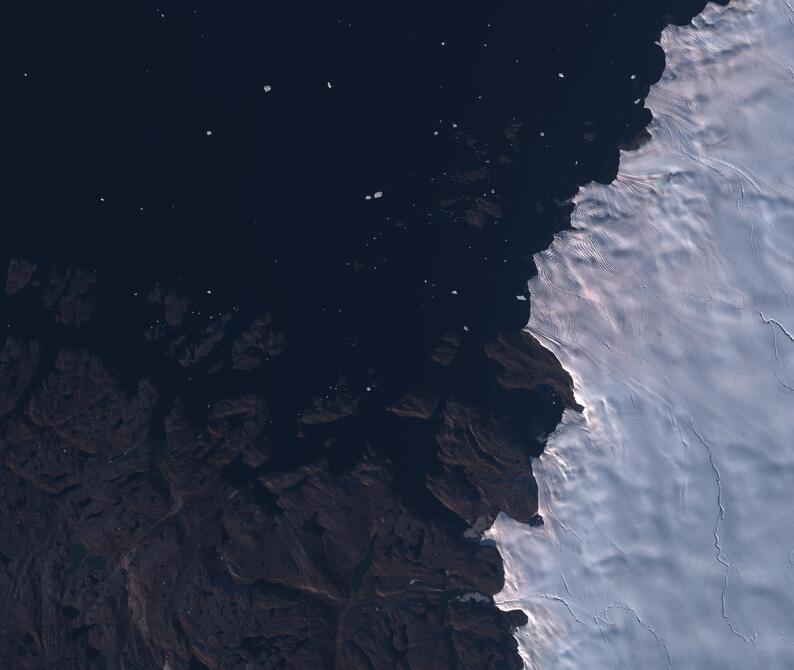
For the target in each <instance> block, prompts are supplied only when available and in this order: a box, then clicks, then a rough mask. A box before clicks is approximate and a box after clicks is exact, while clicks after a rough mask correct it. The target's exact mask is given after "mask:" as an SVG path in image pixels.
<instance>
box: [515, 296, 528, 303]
mask: <svg viewBox="0 0 794 670" xmlns="http://www.w3.org/2000/svg"><path fill="white" fill-rule="evenodd" d="M516 300H521V301H522V302H526V301H527V297H526V296H525V295H517V296H516Z"/></svg>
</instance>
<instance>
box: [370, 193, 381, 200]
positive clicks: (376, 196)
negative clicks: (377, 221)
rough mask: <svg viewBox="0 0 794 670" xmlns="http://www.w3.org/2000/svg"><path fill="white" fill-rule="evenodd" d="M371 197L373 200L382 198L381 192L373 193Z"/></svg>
mask: <svg viewBox="0 0 794 670" xmlns="http://www.w3.org/2000/svg"><path fill="white" fill-rule="evenodd" d="M372 197H373V198H375V199H376V200H377V199H378V198H382V197H383V191H375V193H373V194H372Z"/></svg>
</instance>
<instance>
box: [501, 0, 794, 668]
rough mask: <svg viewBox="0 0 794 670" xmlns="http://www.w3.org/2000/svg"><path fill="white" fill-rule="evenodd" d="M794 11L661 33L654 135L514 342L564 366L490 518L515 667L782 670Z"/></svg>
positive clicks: (785, 655)
mask: <svg viewBox="0 0 794 670" xmlns="http://www.w3.org/2000/svg"><path fill="white" fill-rule="evenodd" d="M792 26H794V11H793V10H792V8H791V6H789V3H787V2H786V0H733V2H732V3H731V5H730V6H729V7H727V8H722V7H717V6H711V5H710V6H709V7H708V8H707V9H706V11H705V12H704V13H703V14H702V15H701V16H699V17H698V18H697V19H696V20H695V21H694V23H693V25H691V26H687V27H684V28H672V29H668V30H667V31H665V33H664V36H663V40H662V46H663V47H664V49H665V51H666V53H667V60H668V67H667V70H666V71H665V74H664V76H663V78H662V80H661V81H660V82H659V84H658V85H656V86H655V87H654V88H653V90H652V92H651V95H650V97H649V100H648V105H649V107H650V108H651V109H652V111H653V113H654V116H655V122H654V124H653V126H652V128H651V130H652V135H653V140H652V141H651V142H650V143H649V144H647V145H645V146H644V147H643V148H642V149H640V150H639V151H637V152H633V153H624V154H623V156H622V158H621V169H620V174H619V176H618V178H617V180H616V181H615V182H614V183H613V184H611V185H609V186H601V185H590V186H588V187H586V188H585V189H583V190H582V191H581V193H580V194H579V195H578V197H577V199H576V203H577V207H576V210H575V213H574V230H572V231H568V232H565V233H563V234H561V235H559V236H558V237H557V238H556V240H555V242H554V244H553V245H552V246H551V247H550V249H549V250H548V251H546V252H544V253H542V254H540V255H539V256H538V257H537V258H536V260H537V262H538V266H539V271H540V272H539V275H538V277H537V278H536V279H534V280H533V282H532V284H531V291H532V318H531V321H530V323H529V326H528V327H529V329H530V330H531V331H532V332H533V333H535V334H536V335H537V336H538V337H539V338H540V339H541V340H542V341H544V342H545V343H546V344H547V346H548V347H549V348H550V349H551V350H552V351H553V352H554V353H555V354H556V355H557V356H558V357H559V359H560V360H561V361H562V363H563V365H564V366H565V367H566V368H567V369H568V370H569V371H570V372H571V373H572V375H573V377H574V380H575V385H576V394H577V397H578V399H579V401H580V402H581V403H582V404H583V405H584V406H585V407H586V411H585V414H584V416H579V415H575V414H572V413H568V414H566V416H565V418H564V422H563V425H562V426H561V427H560V429H559V430H558V431H557V433H555V435H554V436H552V438H551V439H550V442H549V445H548V447H547V449H546V453H545V454H544V455H543V456H542V457H541V459H540V460H539V462H538V463H537V471H536V475H537V478H538V483H539V486H540V492H541V493H540V495H541V512H542V514H543V515H544V517H545V518H546V525H545V526H544V527H543V528H539V529H533V528H528V527H526V526H523V525H521V524H517V523H515V522H513V521H511V520H510V519H508V518H506V517H500V519H499V520H498V521H497V523H496V525H495V526H494V528H493V529H492V531H491V535H492V537H494V539H496V540H497V542H498V543H499V547H500V550H501V551H502V554H503V555H504V557H505V568H506V572H507V584H506V586H505V589H504V590H503V592H502V593H501V594H500V595H499V596H498V597H497V600H498V601H501V602H502V606H503V607H505V608H508V609H509V608H515V607H521V608H523V609H524V610H526V611H527V613H528V614H529V616H530V624H529V626H527V627H526V628H524V629H522V630H521V631H519V633H518V635H519V639H520V643H521V646H522V651H523V653H524V655H525V660H526V663H527V666H528V667H538V668H547V669H552V668H554V669H556V668H576V669H579V668H598V669H601V668H671V667H672V668H697V669H702V668H737V669H739V668H741V669H745V668H764V669H768V668H794V310H793V309H792V306H793V300H792V296H794V70H793V69H792V68H794V28H793V27H792Z"/></svg>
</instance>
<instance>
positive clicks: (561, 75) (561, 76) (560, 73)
mask: <svg viewBox="0 0 794 670" xmlns="http://www.w3.org/2000/svg"><path fill="white" fill-rule="evenodd" d="M557 76H558V77H559V78H560V79H565V75H564V74H563V73H562V72H559V73H558V74H557Z"/></svg>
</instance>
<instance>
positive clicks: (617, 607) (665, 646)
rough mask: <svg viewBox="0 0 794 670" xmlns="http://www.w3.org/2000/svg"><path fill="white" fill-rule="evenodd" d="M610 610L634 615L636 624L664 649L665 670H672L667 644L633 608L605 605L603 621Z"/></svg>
mask: <svg viewBox="0 0 794 670" xmlns="http://www.w3.org/2000/svg"><path fill="white" fill-rule="evenodd" d="M611 609H617V610H623V611H625V612H631V613H632V614H633V615H634V618H635V619H637V623H639V624H640V626H642V627H643V628H644V629H645V630H647V631H648V632H649V633H650V634H651V635H652V636H653V638H654V639H655V640H656V641H657V642H658V643H659V644H660V645H662V648H663V649H664V653H665V654H666V655H667V670H672V667H673V659H672V657H671V656H670V649H669V648H668V646H667V642H665V641H664V638H662V637H661V636H660V635H659V633H657V632H656V631H655V630H654V629H653V627H651V626H649V625H648V624H647V623H645V622H644V621H643V620H642V618H641V617H640V615H639V614H637V612H636V610H635V609H634V608H633V607H629V606H628V605H623V604H617V603H610V604H609V605H607V608H606V609H605V610H604V618H605V619H606V617H607V616H608V612H609V610H611Z"/></svg>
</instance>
